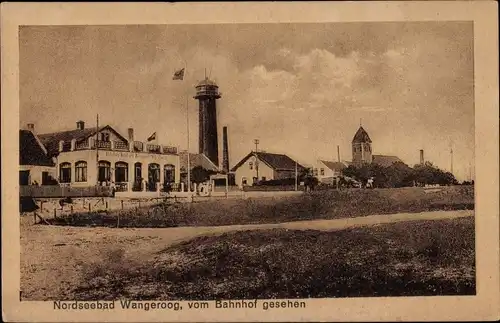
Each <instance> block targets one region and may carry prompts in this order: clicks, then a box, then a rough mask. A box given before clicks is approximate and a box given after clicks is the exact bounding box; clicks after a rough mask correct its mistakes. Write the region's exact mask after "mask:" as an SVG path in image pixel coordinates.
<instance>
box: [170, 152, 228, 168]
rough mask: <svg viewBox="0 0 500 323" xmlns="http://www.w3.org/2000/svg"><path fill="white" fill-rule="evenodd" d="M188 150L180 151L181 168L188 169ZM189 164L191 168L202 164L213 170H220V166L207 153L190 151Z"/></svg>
mask: <svg viewBox="0 0 500 323" xmlns="http://www.w3.org/2000/svg"><path fill="white" fill-rule="evenodd" d="M187 154H188V153H187V152H186V151H181V152H180V153H179V163H180V167H181V170H184V171H185V170H186V169H187ZM189 164H190V165H189V166H190V167H191V169H193V168H195V167H198V166H201V167H203V168H204V169H206V170H210V171H213V172H218V171H219V168H218V167H217V165H215V164H214V163H213V162H212V161H211V160H210V159H209V158H208V157H207V156H205V154H193V153H189Z"/></svg>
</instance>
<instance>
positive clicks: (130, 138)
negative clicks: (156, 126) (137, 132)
mask: <svg viewBox="0 0 500 323" xmlns="http://www.w3.org/2000/svg"><path fill="white" fill-rule="evenodd" d="M128 149H129V151H134V128H128Z"/></svg>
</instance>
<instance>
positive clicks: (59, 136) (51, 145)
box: [38, 125, 128, 156]
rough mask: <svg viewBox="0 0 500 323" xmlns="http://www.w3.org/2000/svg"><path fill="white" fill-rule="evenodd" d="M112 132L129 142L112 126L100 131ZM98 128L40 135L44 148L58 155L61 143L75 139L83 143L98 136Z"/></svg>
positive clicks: (50, 153)
mask: <svg viewBox="0 0 500 323" xmlns="http://www.w3.org/2000/svg"><path fill="white" fill-rule="evenodd" d="M105 129H107V130H110V131H112V132H113V133H114V134H116V135H117V136H118V137H120V138H121V139H122V140H123V141H126V142H128V140H127V139H125V138H124V137H123V136H122V135H121V134H120V133H118V132H117V131H116V130H115V129H113V128H111V126H109V125H107V126H104V127H100V128H99V131H102V130H105ZM96 131H97V127H93V128H84V129H74V130H68V131H58V132H52V133H45V134H41V135H38V137H39V138H40V140H41V141H42V143H43V144H44V146H45V147H46V148H47V151H48V153H49V155H51V156H52V155H57V153H58V152H59V141H64V142H71V140H73V139H75V140H76V141H77V142H80V141H83V140H85V139H87V138H89V137H91V136H93V135H95V134H96Z"/></svg>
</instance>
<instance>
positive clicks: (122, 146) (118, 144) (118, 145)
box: [113, 141, 128, 150]
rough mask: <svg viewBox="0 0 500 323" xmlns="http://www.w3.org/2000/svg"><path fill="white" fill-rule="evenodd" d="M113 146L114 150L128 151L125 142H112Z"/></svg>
mask: <svg viewBox="0 0 500 323" xmlns="http://www.w3.org/2000/svg"><path fill="white" fill-rule="evenodd" d="M113 145H114V148H115V149H116V150H128V143H126V142H123V141H114V142H113Z"/></svg>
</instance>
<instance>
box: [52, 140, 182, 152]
mask: <svg viewBox="0 0 500 323" xmlns="http://www.w3.org/2000/svg"><path fill="white" fill-rule="evenodd" d="M131 145H132V150H130V146H129V143H128V142H123V141H117V140H114V141H113V142H111V141H102V140H95V139H94V138H90V139H89V140H85V141H81V142H76V143H75V144H74V147H72V143H71V142H63V143H62V147H61V148H62V151H64V152H66V151H71V150H87V149H96V146H97V148H98V149H102V150H116V151H129V150H130V151H133V152H146V153H153V154H165V155H177V154H178V149H177V147H174V146H163V145H156V144H148V143H144V142H142V141H133V142H132V143H131Z"/></svg>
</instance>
